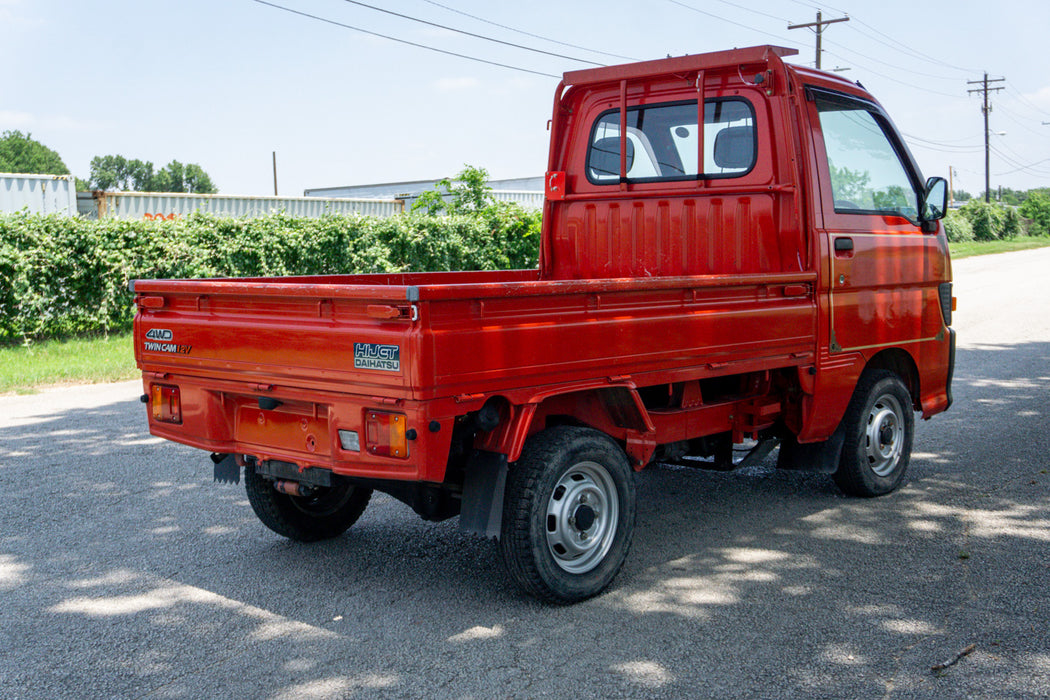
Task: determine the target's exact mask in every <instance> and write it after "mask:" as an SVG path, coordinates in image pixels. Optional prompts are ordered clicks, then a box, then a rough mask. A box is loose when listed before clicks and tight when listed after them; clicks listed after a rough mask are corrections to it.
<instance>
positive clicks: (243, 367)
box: [132, 280, 418, 397]
mask: <svg viewBox="0 0 1050 700" xmlns="http://www.w3.org/2000/svg"><path fill="white" fill-rule="evenodd" d="M132 291H134V292H135V302H136V304H137V305H138V314H137V315H136V317H135V359H136V361H137V362H138V365H139V367H140V368H141V369H142V370H143V371H144V372H150V371H152V372H160V373H163V372H172V373H178V374H190V375H196V376H205V377H214V378H216V379H231V380H237V381H249V382H251V381H257V382H260V383H263V384H266V385H271V384H275V383H276V384H290V385H294V386H297V387H302V388H327V389H333V388H335V386H334V385H338V384H347V385H349V384H353V385H354V387H355V391H356V392H358V393H361V392H363V391H371V392H373V393H375V394H377V395H379V396H392V395H396V396H399V397H405V396H406V393H408V394H410V393H411V392H412V391H413V389H414V386H413V380H412V378H413V377H414V376H415V374H414V369H415V368H414V367H413V351H414V350H415V349H416V348H415V345H414V344H415V338H416V337H417V336H418V333H417V332H416V329H415V325H416V324H415V323H414V322H413V321H414V319H416V318H417V317H418V308H417V307H416V306H415V305H414V304H413V303H412V302H411V301H409V299H410V297H412V296H413V293H414V291H415V290H414V288H413V287H410V286H400V285H346V284H341V285H336V284H306V283H302V282H295V281H288V282H278V281H267V282H253V281H245V280H204V281H198V280H138V281H136V282H134V283H133V286H132Z"/></svg>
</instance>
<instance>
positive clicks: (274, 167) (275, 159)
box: [273, 151, 277, 197]
mask: <svg viewBox="0 0 1050 700" xmlns="http://www.w3.org/2000/svg"><path fill="white" fill-rule="evenodd" d="M273 196H274V197H276V196H277V151H274V152H273Z"/></svg>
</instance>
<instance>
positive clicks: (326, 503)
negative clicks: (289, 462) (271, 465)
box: [244, 467, 372, 542]
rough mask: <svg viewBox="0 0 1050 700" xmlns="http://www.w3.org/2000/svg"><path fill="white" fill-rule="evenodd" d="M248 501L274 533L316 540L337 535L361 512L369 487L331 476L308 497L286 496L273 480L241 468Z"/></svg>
mask: <svg viewBox="0 0 1050 700" xmlns="http://www.w3.org/2000/svg"><path fill="white" fill-rule="evenodd" d="M244 471H245V473H244V487H245V490H246V491H247V492H248V502H249V503H251V504H252V510H254V511H255V514H256V515H257V516H258V517H259V520H261V521H262V524H263V525H265V526H266V527H268V528H270V529H271V530H273V531H274V532H276V533H277V534H278V535H282V536H284V537H287V538H288V539H292V540H297V541H299V542H316V541H317V540H327V539H330V538H332V537H338V536H339V535H341V534H343V533H344V532H346V530H347V529H348V528H349V527H350V526H351V525H353V524H354V523H355V522H357V519H358V518H360V517H361V514H362V513H364V512H365V507H366V506H367V505H368V501H369V499H370V498H371V497H372V489H368V488H363V487H361V486H356V485H354V484H353V483H351V482H350V481H347V480H345V479H340V480H339V481H336V478H337V477H335V476H333V477H332V479H333V482H334V483H333V485H332V486H330V487H326V488H318V489H317V490H316V492H315V493H314V494H313V495H311V496H303V497H299V496H289V495H287V494H283V493H280V492H279V491H277V490H276V489H274V487H273V482H272V481H269V480H268V479H265V478H263V477H262V476H259V475H258V474H256V473H255V470H254V469H252V468H250V467H249V468H248V469H245V470H244Z"/></svg>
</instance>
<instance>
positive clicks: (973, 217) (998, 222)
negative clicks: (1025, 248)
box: [959, 199, 1005, 241]
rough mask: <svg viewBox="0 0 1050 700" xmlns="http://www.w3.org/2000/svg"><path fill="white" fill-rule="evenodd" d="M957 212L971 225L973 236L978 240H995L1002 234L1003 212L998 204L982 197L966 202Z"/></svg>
mask: <svg viewBox="0 0 1050 700" xmlns="http://www.w3.org/2000/svg"><path fill="white" fill-rule="evenodd" d="M959 212H960V213H961V214H962V215H963V216H965V217H966V218H967V219H969V221H970V225H971V226H973V235H974V238H975V239H977V240H978V241H995V240H998V239H1000V238H1002V236H1003V223H1004V218H1005V214H1004V213H1003V208H1002V207H1001V206H999V205H998V204H989V203H986V202H985V201H984V200H983V199H975V200H973V201H971V202H967V203H966V204H965V205H964V206H962V207H961V208H960V209H959Z"/></svg>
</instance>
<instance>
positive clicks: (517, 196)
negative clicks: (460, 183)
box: [398, 190, 544, 211]
mask: <svg viewBox="0 0 1050 700" xmlns="http://www.w3.org/2000/svg"><path fill="white" fill-rule="evenodd" d="M489 195H490V196H491V197H492V199H493V200H495V201H497V202H511V203H514V204H519V205H521V207H522V208H523V209H543V198H544V194H543V190H539V191H537V192H531V191H529V192H525V191H512V190H493V191H492V192H489ZM398 199H399V200H400V201H402V202H404V204H405V211H411V210H412V205H414V204H415V203H416V200H417V199H419V195H418V194H416V195H405V196H402V197H398ZM442 199H444V200H445V201H446V202H447V201H449V200H450V199H451V196H450V195H444V196H443V197H442Z"/></svg>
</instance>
